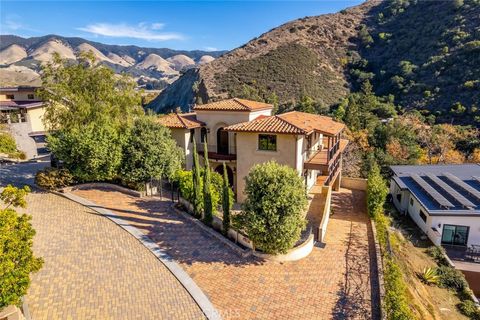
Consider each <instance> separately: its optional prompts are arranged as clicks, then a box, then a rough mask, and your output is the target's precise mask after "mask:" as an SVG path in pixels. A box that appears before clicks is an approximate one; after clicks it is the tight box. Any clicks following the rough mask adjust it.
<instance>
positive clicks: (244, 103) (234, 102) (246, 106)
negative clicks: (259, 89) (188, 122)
mask: <svg viewBox="0 0 480 320" xmlns="http://www.w3.org/2000/svg"><path fill="white" fill-rule="evenodd" d="M272 108H273V105H271V104H268V103H263V102H257V101H251V100H245V99H238V98H233V99H228V100H222V101H216V102H211V103H206V104H199V105H196V106H195V108H194V110H202V111H247V112H252V111H259V110H268V109H272Z"/></svg>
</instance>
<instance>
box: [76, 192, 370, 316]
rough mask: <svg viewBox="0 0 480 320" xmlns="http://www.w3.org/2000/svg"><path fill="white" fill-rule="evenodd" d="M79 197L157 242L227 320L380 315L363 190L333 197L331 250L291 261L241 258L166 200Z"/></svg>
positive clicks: (104, 194)
mask: <svg viewBox="0 0 480 320" xmlns="http://www.w3.org/2000/svg"><path fill="white" fill-rule="evenodd" d="M74 194H76V195H78V196H81V197H83V198H86V199H88V200H90V201H92V202H94V203H97V204H98V205H100V206H101V207H102V208H107V209H109V210H111V211H114V212H115V214H117V215H119V216H121V217H122V219H124V220H127V221H129V223H130V224H131V225H134V226H135V227H136V228H138V229H140V230H142V231H143V232H144V233H145V234H146V235H148V237H149V238H151V239H153V240H154V241H155V242H156V243H157V244H158V245H159V246H160V247H161V248H162V249H163V250H165V251H166V252H167V253H168V254H169V255H170V256H171V257H173V258H174V259H175V260H176V261H177V262H178V263H179V264H180V265H181V266H182V267H183V269H184V270H186V271H187V273H188V274H189V275H190V277H191V278H193V279H194V280H195V282H196V283H197V284H198V285H199V286H200V288H201V289H202V290H203V291H204V292H205V293H206V294H207V296H208V297H209V298H210V301H211V302H212V303H213V304H214V306H215V307H216V308H217V310H219V312H220V314H221V315H222V317H223V318H225V319H372V318H373V319H377V317H378V313H377V309H378V302H377V301H376V292H377V291H378V285H377V284H376V283H371V282H370V279H371V278H372V276H374V273H375V268H374V267H375V260H374V258H373V256H374V251H373V236H372V232H371V229H370V223H369V219H368V217H367V215H366V210H365V194H364V193H363V192H360V191H350V190H341V192H338V193H334V194H333V197H332V198H333V200H332V201H333V209H334V212H335V214H334V215H333V216H332V217H331V220H330V224H329V228H328V232H327V236H326V239H325V241H326V245H325V246H324V247H316V248H314V251H313V252H312V254H310V256H308V257H307V258H305V259H303V260H300V261H296V262H288V263H274V262H264V261H260V260H257V259H255V258H253V257H249V258H241V257H239V256H238V255H237V254H236V253H235V252H233V251H232V250H231V249H230V248H228V247H226V246H225V245H224V244H222V243H220V242H219V241H218V240H216V239H215V238H213V237H211V236H210V235H208V234H206V233H205V232H203V231H202V230H201V229H200V228H198V227H197V226H196V225H194V224H192V223H190V222H189V221H187V220H185V219H183V218H182V217H181V216H179V215H177V214H175V213H174V212H173V211H172V210H170V209H169V206H170V202H169V201H168V200H167V199H164V200H161V199H159V198H141V199H140V198H134V197H131V196H129V195H126V194H123V193H120V192H118V191H114V190H109V189H87V190H76V191H74ZM372 279H374V277H373V278H372ZM372 301H373V302H372Z"/></svg>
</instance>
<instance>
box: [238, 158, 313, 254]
mask: <svg viewBox="0 0 480 320" xmlns="http://www.w3.org/2000/svg"><path fill="white" fill-rule="evenodd" d="M245 181H246V186H245V194H246V195H247V199H246V200H245V202H244V204H243V207H242V209H243V210H242V212H241V213H240V214H239V215H237V216H236V219H239V221H240V223H239V224H240V225H241V226H242V229H243V231H245V233H246V234H247V236H248V238H249V239H250V240H251V241H252V242H253V244H254V245H255V247H256V248H258V249H260V250H262V251H264V252H266V253H272V254H277V253H285V252H287V250H288V249H290V248H292V247H293V245H294V244H295V242H297V241H298V239H299V238H300V234H301V231H302V229H303V228H304V227H305V219H304V218H303V213H304V210H305V207H306V205H307V197H306V193H305V186H304V184H303V181H302V178H301V177H299V176H298V173H297V172H296V170H295V169H292V168H290V167H288V166H285V165H280V164H278V163H276V162H274V161H271V162H266V163H263V164H258V165H255V166H254V167H252V169H251V170H250V172H249V174H248V176H247V177H246V178H245Z"/></svg>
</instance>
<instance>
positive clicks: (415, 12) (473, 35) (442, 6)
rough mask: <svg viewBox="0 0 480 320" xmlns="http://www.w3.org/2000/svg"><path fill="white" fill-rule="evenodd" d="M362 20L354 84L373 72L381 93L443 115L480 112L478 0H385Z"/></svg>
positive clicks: (459, 119) (459, 116)
mask: <svg viewBox="0 0 480 320" xmlns="http://www.w3.org/2000/svg"><path fill="white" fill-rule="evenodd" d="M363 24H364V26H365V27H364V28H362V26H361V27H360V32H359V49H358V51H359V54H360V57H361V59H356V60H354V62H353V64H352V66H351V67H352V70H351V74H352V80H353V83H354V84H355V83H356V80H358V78H360V79H362V80H363V79H365V78H370V79H371V81H372V83H373V85H374V88H375V89H376V93H377V94H379V95H388V94H393V95H394V96H395V99H396V102H397V103H398V104H400V105H401V106H402V107H405V108H407V109H408V108H415V109H420V110H422V109H428V110H429V111H430V112H432V113H433V114H434V115H435V116H436V117H437V119H438V120H441V121H450V119H451V118H454V119H455V120H456V121H455V122H462V119H463V122H469V121H470V120H472V119H473V118H475V117H478V116H479V115H480V113H479V112H478V107H480V1H479V0H455V1H454V0H451V1H408V0H394V1H386V2H384V3H382V4H381V5H379V6H376V7H374V8H372V10H371V11H370V12H369V15H368V18H367V19H365V20H364V22H363ZM466 115H468V117H465V116H466ZM477 121H478V122H480V117H478V118H477Z"/></svg>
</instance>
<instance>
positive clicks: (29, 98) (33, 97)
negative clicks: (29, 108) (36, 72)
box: [27, 93, 35, 100]
mask: <svg viewBox="0 0 480 320" xmlns="http://www.w3.org/2000/svg"><path fill="white" fill-rule="evenodd" d="M27 97H28V100H33V99H35V96H34V95H33V93H29V94H28V95H27Z"/></svg>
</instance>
